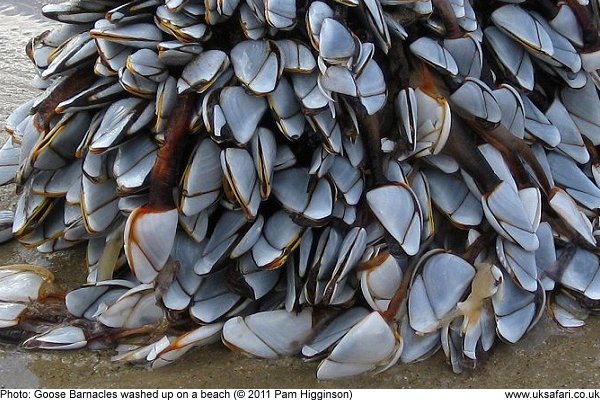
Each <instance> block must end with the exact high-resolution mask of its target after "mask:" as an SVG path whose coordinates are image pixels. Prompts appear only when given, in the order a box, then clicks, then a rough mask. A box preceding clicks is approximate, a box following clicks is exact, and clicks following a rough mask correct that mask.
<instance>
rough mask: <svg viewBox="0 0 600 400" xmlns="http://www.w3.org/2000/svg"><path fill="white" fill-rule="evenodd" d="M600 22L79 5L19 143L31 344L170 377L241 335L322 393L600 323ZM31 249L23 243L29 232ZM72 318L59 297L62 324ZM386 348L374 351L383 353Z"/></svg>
mask: <svg viewBox="0 0 600 400" xmlns="http://www.w3.org/2000/svg"><path fill="white" fill-rule="evenodd" d="M598 8H599V4H598V2H597V1H596V0H589V1H587V0H565V1H554V0H521V1H519V0H511V1H500V0H497V1H492V0H323V1H318V0H204V1H203V2H201V1H198V0H133V1H129V2H125V1H118V0H69V1H66V2H64V3H60V4H50V5H47V6H44V7H43V9H42V11H43V14H44V15H45V16H46V17H48V18H51V19H53V20H56V21H58V22H60V23H61V24H59V25H58V26H57V27H56V28H54V29H52V30H49V31H46V32H43V33H41V34H40V35H38V36H36V37H34V38H33V39H32V40H31V41H30V42H29V44H28V46H27V55H28V56H29V58H30V59H31V61H32V62H33V64H34V66H35V68H36V72H37V74H36V76H35V79H34V85H35V86H36V87H38V88H39V89H40V90H41V93H40V95H39V96H38V97H36V98H34V99H32V100H31V101H29V102H27V103H26V104H23V105H21V106H20V107H18V108H17V109H16V110H15V111H14V112H13V114H12V115H11V116H10V117H9V119H8V121H7V124H6V126H7V129H8V132H9V134H10V138H9V139H8V141H7V142H6V143H5V144H4V146H3V147H2V149H1V150H0V183H1V184H6V183H11V182H14V183H16V185H17V190H18V193H19V195H20V197H19V200H18V203H17V205H16V210H15V213H14V216H13V215H12V214H11V213H3V214H2V213H0V228H1V230H0V235H2V236H0V238H2V239H3V240H4V238H6V237H8V236H12V235H14V236H15V237H16V238H17V239H18V240H19V241H21V242H22V243H23V244H25V245H26V246H30V247H34V248H37V249H38V250H40V251H42V252H52V251H55V250H58V249H65V248H68V247H71V246H74V245H76V244H79V243H87V257H86V258H87V259H86V264H87V268H88V277H87V282H85V283H82V285H81V286H80V287H79V288H76V289H74V290H72V291H70V292H69V293H67V294H66V298H65V302H64V303H65V309H64V310H63V311H62V312H60V307H59V306H57V304H56V303H57V301H59V300H57V299H60V296H59V295H57V294H59V293H57V292H58V291H59V289H58V288H57V287H56V286H55V285H54V284H53V277H52V275H51V274H49V272H48V271H46V270H44V269H41V268H38V267H33V266H24V265H15V266H7V267H2V268H0V302H1V304H0V305H1V307H0V327H1V328H2V329H6V330H13V331H18V332H20V333H21V334H22V335H24V338H25V340H24V342H23V346H24V347H25V348H40V349H74V348H82V347H86V346H88V347H93V348H97V347H99V346H116V348H117V351H118V355H117V356H115V359H118V360H121V361H128V362H138V363H144V364H148V365H150V366H152V367H158V366H161V365H164V364H168V363H170V362H173V361H174V360H176V359H178V358H179V357H180V356H181V355H182V354H184V353H185V352H186V351H188V350H189V349H191V348H193V347H198V346H202V345H204V344H207V343H211V342H214V341H218V340H222V342H223V343H224V344H225V345H226V346H228V347H230V348H232V349H234V350H238V351H241V352H243V353H246V354H249V355H252V356H257V357H265V358H274V357H280V356H287V355H301V356H302V357H304V358H305V359H308V360H319V361H320V364H319V366H318V372H317V376H318V377H319V378H323V379H326V378H336V377H343V376H350V375H354V374H359V373H364V372H379V371H382V370H385V369H387V368H389V367H390V366H393V365H395V364H396V363H397V362H399V361H401V362H405V363H409V362H413V361H417V360H422V359H424V358H426V357H428V356H429V355H431V354H433V353H435V352H436V351H438V350H439V349H440V348H442V349H443V351H444V352H445V354H446V356H447V358H448V360H449V361H450V364H451V366H452V368H453V370H454V371H456V372H460V371H462V370H463V369H465V368H473V367H475V366H476V365H477V364H478V362H479V360H480V359H481V358H482V357H481V356H482V355H483V354H484V353H485V352H487V351H488V350H490V348H492V346H493V344H494V342H495V341H496V340H497V338H500V339H501V340H503V341H506V342H510V343H514V342H516V341H518V340H519V339H520V338H521V337H522V336H523V335H525V334H526V332H527V331H528V330H529V329H530V328H531V327H532V326H533V325H534V324H535V323H536V321H537V320H538V318H539V317H540V315H542V313H544V312H546V311H548V312H550V314H551V315H552V316H553V317H554V318H555V320H556V321H557V322H558V323H559V324H561V325H563V326H567V327H576V326H580V325H582V324H584V320H585V317H586V316H587V315H588V314H589V313H590V312H591V311H594V309H597V308H598V305H599V304H600V303H599V300H600V261H599V256H600V252H599V250H598V247H597V239H596V235H597V231H596V229H597V227H598V225H599V222H600V219H599V214H598V210H599V209H600V188H599V187H598V186H599V184H600V159H599V158H598V153H597V146H598V145H600V112H599V111H600V98H599V96H598V87H599V85H600V77H599V76H598V72H597V70H598V68H600V39H599V36H598V30H597V24H598V22H599V21H600V20H599V18H598V15H599V14H598ZM9 231H10V232H9ZM59 302H60V301H59ZM365 343H368V345H364V344H365Z"/></svg>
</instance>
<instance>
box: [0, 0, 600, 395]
mask: <svg viewBox="0 0 600 400" xmlns="http://www.w3.org/2000/svg"><path fill="white" fill-rule="evenodd" d="M8 3H9V4H11V3H16V4H18V7H9V6H6V5H0V43H1V44H2V49H3V50H2V55H1V56H0V131H2V133H0V143H3V142H4V140H5V138H6V134H5V133H3V130H4V120H5V118H6V117H7V116H8V114H9V112H10V110H12V109H13V108H14V107H16V106H17V105H18V104H20V103H21V102H23V101H25V100H27V99H29V98H31V96H33V95H34V93H35V90H34V89H32V88H31V86H30V84H29V82H30V78H31V76H32V74H33V69H32V67H31V65H30V64H29V62H28V60H27V59H26V56H25V54H24V50H23V49H24V47H25V44H26V43H27V40H28V39H29V37H31V35H33V34H34V33H38V32H41V31H42V30H44V29H47V27H48V25H47V24H46V23H43V22H42V21H41V19H40V18H37V17H32V15H34V14H33V13H34V12H38V11H37V10H38V9H37V8H36V7H35V6H36V5H37V3H39V1H38V0H28V1H23V2H21V1H18V0H10V1H9V2H8ZM15 199H16V198H15V196H14V187H13V186H9V187H6V188H0V209H5V208H13V205H14V202H15ZM83 256H84V249H83V248H76V249H73V250H70V251H67V252H61V253H57V254H53V255H50V256H46V255H41V254H39V253H37V252H35V251H30V250H27V249H24V248H23V247H22V246H20V245H19V244H17V243H15V242H11V243H8V244H5V245H0V265H5V264H14V263H19V262H28V263H34V264H38V265H44V266H47V267H48V268H50V269H51V270H52V272H54V273H55V275H56V277H57V280H58V282H59V283H61V284H63V285H65V287H73V286H74V285H76V284H77V283H81V282H83V281H84V280H85V271H84V268H85V267H84V261H83ZM365 345H367V346H368V343H365ZM110 356H111V352H108V351H104V352H91V351H75V352H23V351H20V350H19V349H18V348H16V347H15V346H0V387H8V388H34V387H50V388H61V387H62V388H64V387H78V388H82V387H94V388H101V387H107V388H125V387H156V388H191V387H198V388H199V387H298V388H333V387H357V388H358V387H360V388H506V387H511V388H512V387H518V388H521V387H534V388H535V387H552V388H556V387H560V388H563V387H564V388H569V387H589V388H592V387H596V388H597V387H599V386H600V319H598V318H591V319H590V320H588V325H587V326H586V327H584V328H582V329H579V330H577V331H575V332H570V333H569V332H566V331H564V330H561V329H559V328H558V327H557V326H556V324H554V323H553V322H552V321H548V320H547V318H545V319H544V320H542V321H541V322H540V323H539V324H538V325H537V326H536V327H535V328H534V329H533V330H532V332H530V333H529V334H528V335H527V336H526V337H525V339H524V340H523V341H521V342H520V343H518V344H516V345H506V344H502V343H500V344H498V345H497V346H496V347H495V349H494V351H493V352H492V353H491V356H490V358H489V359H488V360H487V362H485V363H484V364H483V365H482V366H481V367H480V368H478V369H477V370H475V371H473V372H470V373H466V374H462V375H455V374H453V373H452V371H451V369H450V367H449V366H448V365H447V364H446V362H445V359H444V357H443V354H442V353H441V351H439V352H438V353H437V354H436V355H435V356H434V357H432V358H431V359H429V360H426V361H425V362H422V363H418V364H411V365H404V364H400V365H397V366H395V367H393V368H391V369H390V370H389V371H387V372H385V373H383V374H380V375H377V376H368V375H367V376H361V377H358V378H352V379H348V380H341V381H335V382H319V381H317V379H316V378H315V369H316V364H314V363H313V364H307V363H304V362H302V361H301V360H299V359H283V360H275V361H271V360H256V359H249V358H247V357H244V356H242V355H239V354H234V353H232V352H230V351H229V350H227V349H225V348H224V347H223V346H221V345H213V346H209V347H207V348H203V349H195V350H192V351H191V352H189V353H188V354H186V355H185V356H184V357H183V358H182V359H181V360H179V362H177V363H175V364H173V365H171V366H168V367H166V368H162V369H159V370H155V371H148V370H145V369H142V368H139V367H135V366H130V365H122V364H116V363H112V362H110Z"/></svg>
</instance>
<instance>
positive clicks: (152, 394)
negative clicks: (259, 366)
mask: <svg viewBox="0 0 600 400" xmlns="http://www.w3.org/2000/svg"><path fill="white" fill-rule="evenodd" d="M399 395H401V396H402V400H413V399H415V400H431V399H460V400H481V399H482V398H485V399H486V400H494V399H598V400H600V390H598V389H527V390H519V389H470V390H467V389H404V390H402V389H119V390H116V389H0V400H4V399H7V400H8V399H30V400H31V399H34V400H37V399H45V400H54V399H115V400H127V399H135V400H146V399H163V400H193V399H233V400H263V399H264V400H283V399H285V400H288V399H297V400H326V399H333V400H345V399H349V400H373V399H377V400H388V399H389V400H398V396H399ZM440 396H442V397H440Z"/></svg>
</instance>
